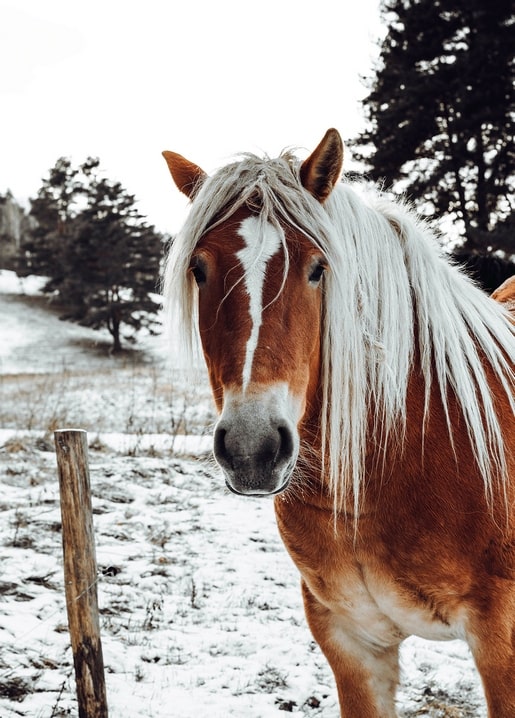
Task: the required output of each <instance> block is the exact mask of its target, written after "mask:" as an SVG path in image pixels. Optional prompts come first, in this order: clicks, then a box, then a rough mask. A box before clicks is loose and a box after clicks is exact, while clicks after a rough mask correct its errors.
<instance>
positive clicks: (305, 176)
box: [163, 129, 343, 496]
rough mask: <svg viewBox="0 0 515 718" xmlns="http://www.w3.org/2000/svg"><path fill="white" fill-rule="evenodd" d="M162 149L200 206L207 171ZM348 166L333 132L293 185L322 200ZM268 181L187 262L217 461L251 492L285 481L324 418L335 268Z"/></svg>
mask: <svg viewBox="0 0 515 718" xmlns="http://www.w3.org/2000/svg"><path fill="white" fill-rule="evenodd" d="M163 155H164V157H165V159H166V162H167V164H168V167H169V169H170V172H171V174H172V177H173V179H174V181H175V183H176V185H177V187H178V188H179V189H180V190H181V191H182V192H183V193H184V194H186V195H187V196H188V197H190V199H192V201H193V205H195V202H196V201H197V197H199V196H200V194H201V193H202V191H203V187H204V185H206V191H207V185H208V184H209V178H208V177H207V175H206V173H205V172H204V171H203V170H202V169H200V167H198V166H197V165H196V164H194V163H192V162H190V161H189V160H186V159H185V158H184V157H182V156H181V155H178V154H176V153H172V152H164V153H163ZM342 162H343V144H342V141H341V139H340V135H339V134H338V132H337V131H336V130H333V129H331V130H328V132H327V133H326V135H325V136H324V138H323V140H322V141H321V142H320V144H319V145H318V147H317V148H316V149H315V151H314V152H313V153H312V154H311V155H310V156H309V157H308V158H307V159H306V160H305V161H304V162H303V163H302V164H300V166H299V167H298V170H297V171H294V170H293V169H291V171H290V173H291V177H290V178H289V181H290V182H291V183H292V184H296V185H297V191H298V193H299V194H302V193H304V194H306V193H308V194H309V198H310V201H313V198H314V200H315V201H316V202H317V203H324V201H325V200H326V199H327V198H328V196H329V195H330V193H331V192H332V190H333V187H334V186H335V184H336V182H337V181H338V179H339V177H340V173H341V168H342ZM263 171H265V170H263ZM259 183H260V178H259V173H258V176H257V179H256V181H255V182H254V184H253V185H252V183H251V184H250V187H251V189H249V190H248V191H247V194H246V195H245V193H241V192H240V193H239V194H240V196H239V198H238V199H239V202H235V201H234V197H233V198H232V201H229V202H228V206H225V207H224V210H223V212H222V213H221V216H215V217H213V218H212V220H211V221H210V222H209V223H208V226H207V228H206V231H205V232H203V233H202V236H201V237H200V238H199V240H198V242H196V243H195V246H194V247H193V248H192V251H191V253H190V256H189V261H188V265H187V271H188V274H189V277H190V281H191V282H192V283H194V284H195V285H196V291H197V292H198V323H199V329H200V338H201V343H202V349H203V352H204V356H205V360H206V364H207V368H208V372H209V377H210V382H211V387H212V390H213V394H214V397H215V401H216V404H217V407H218V410H219V412H220V418H219V421H218V424H217V426H216V429H215V434H214V454H215V458H216V460H217V461H218V463H219V465H220V466H221V468H222V471H223V473H224V476H225V479H226V483H227V485H228V487H229V488H230V489H231V490H232V491H234V492H235V493H238V494H245V495H254V496H255V495H268V494H276V493H279V492H281V491H283V490H284V489H285V488H286V487H287V486H288V483H289V480H290V478H291V475H292V471H293V469H294V467H295V464H296V461H297V457H298V453H299V444H300V437H299V431H300V427H301V425H304V426H307V425H308V424H309V422H310V420H314V418H315V416H314V415H315V414H316V406H317V388H318V386H319V375H320V351H321V341H320V336H321V321H322V296H323V291H324V273H325V272H326V270H327V269H328V267H327V259H326V257H325V256H324V254H323V252H322V251H320V249H319V248H318V247H316V246H315V245H314V244H313V242H312V241H311V240H310V239H308V238H307V237H306V236H305V234H304V233H303V232H302V231H300V228H298V227H294V226H291V225H289V224H288V223H287V222H286V221H284V222H283V221H277V212H273V213H270V212H267V211H266V198H265V197H263V196H261V195H260V192H259ZM235 186H237V182H235ZM229 194H230V193H229ZM242 197H243V200H242ZM275 209H276V210H277V208H275ZM219 214H220V213H219ZM279 214H280V212H279Z"/></svg>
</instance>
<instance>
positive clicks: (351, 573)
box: [278, 510, 466, 647]
mask: <svg viewBox="0 0 515 718" xmlns="http://www.w3.org/2000/svg"><path fill="white" fill-rule="evenodd" d="M293 523H295V522H293ZM278 525H279V530H280V533H281V536H282V538H283V541H284V543H285V545H286V548H287V549H288V552H289V553H290V555H291V557H292V559H293V561H294V562H295V564H296V565H297V568H298V569H299V571H300V573H301V575H302V578H303V580H304V582H305V584H306V586H307V588H308V590H309V592H310V593H311V594H312V596H313V597H314V598H315V599H316V601H317V602H318V603H319V604H320V607H321V610H326V611H329V612H330V614H331V615H332V624H333V626H334V631H335V636H337V635H338V633H339V632H340V631H343V632H344V633H346V634H348V633H349V632H350V633H352V634H354V635H356V636H359V638H360V639H361V640H363V641H365V642H367V643H370V644H371V645H374V646H378V647H386V646H392V645H396V644H398V643H399V642H400V641H402V640H403V639H404V638H406V637H407V636H409V635H418V636H420V637H422V638H427V639H431V640H447V639H453V638H461V637H463V634H464V623H465V618H466V617H465V615H464V612H463V608H462V604H461V603H460V606H461V608H460V607H459V606H458V603H459V602H456V606H455V605H454V603H455V600H454V587H451V586H447V585H444V584H441V585H440V586H439V587H438V588H437V589H435V587H434V586H431V587H427V586H426V584H425V582H424V580H423V578H422V577H421V576H419V575H417V570H416V568H415V567H413V572H412V573H411V578H412V581H411V582H410V583H409V584H407V583H406V582H405V581H404V580H399V576H397V575H396V574H395V572H394V571H392V570H391V568H390V567H389V563H388V562H386V561H384V553H385V550H387V547H385V546H384V545H382V543H381V541H380V540H379V539H377V538H373V537H372V536H371V537H369V540H368V541H362V542H361V545H360V548H358V549H356V546H355V544H354V540H353V534H352V530H349V535H345V534H344V535H342V534H341V533H335V532H334V527H333V524H332V520H331V521H330V522H329V523H328V525H327V527H325V528H322V529H321V527H320V523H319V525H318V530H317V531H305V532H304V533H303V532H302V531H299V529H298V526H295V527H293V526H292V525H290V522H289V520H288V517H285V516H284V515H281V511H280V510H279V511H278ZM292 528H293V531H292V530H291V529H292Z"/></svg>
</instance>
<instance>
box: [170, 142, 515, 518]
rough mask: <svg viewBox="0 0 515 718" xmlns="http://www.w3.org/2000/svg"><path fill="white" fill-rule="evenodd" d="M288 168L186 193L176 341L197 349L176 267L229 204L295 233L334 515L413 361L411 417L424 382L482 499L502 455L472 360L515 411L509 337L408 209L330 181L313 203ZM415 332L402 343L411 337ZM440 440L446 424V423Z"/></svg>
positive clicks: (395, 429)
mask: <svg viewBox="0 0 515 718" xmlns="http://www.w3.org/2000/svg"><path fill="white" fill-rule="evenodd" d="M299 165H300V163H299V161H298V160H297V158H296V157H295V156H294V155H293V154H292V153H290V152H285V153H283V154H282V155H281V156H280V157H279V158H276V159H270V158H268V157H265V158H259V157H256V156H254V155H244V156H243V157H242V159H241V160H240V161H238V162H235V163H233V164H230V165H228V166H226V167H224V168H222V169H221V170H219V171H218V172H217V173H216V174H214V175H213V176H212V177H210V178H208V179H207V180H206V181H205V182H204V184H203V185H202V186H201V187H200V189H199V191H198V193H197V195H196V197H195V199H194V201H193V204H192V206H191V211H190V214H189V216H188V219H187V220H186V222H185V224H184V227H183V228H182V230H181V232H180V233H179V234H178V236H177V237H176V238H175V240H174V242H173V245H172V247H171V251H170V253H169V256H168V259H167V265H166V270H165V288H164V291H165V296H166V298H167V305H168V311H169V312H171V313H172V314H173V316H174V317H175V319H176V320H177V321H178V325H179V331H180V333H181V336H180V340H181V343H182V344H183V345H185V346H186V347H187V348H188V350H189V351H194V349H195V347H196V346H198V331H197V326H198V322H197V310H196V287H195V285H194V282H193V281H192V280H191V276H190V273H189V272H188V266H189V263H190V259H191V255H192V253H193V251H194V249H195V247H196V245H197V243H198V242H199V240H200V239H201V237H202V236H203V235H204V234H205V233H206V232H207V231H208V230H209V229H211V228H213V227H214V226H216V225H219V224H221V223H223V222H224V221H225V220H227V219H228V218H229V217H230V216H231V215H232V214H233V213H234V212H235V211H236V210H237V209H238V208H239V207H242V206H245V205H248V206H252V207H253V208H255V211H256V212H258V215H259V217H260V218H261V221H262V222H263V223H264V222H272V223H273V224H274V226H276V227H277V229H278V230H279V231H280V233H281V236H282V237H283V238H284V231H283V226H284V225H286V224H287V225H290V226H293V227H295V228H296V229H297V230H299V231H301V232H302V233H304V234H305V235H306V236H307V237H308V238H309V240H310V241H311V242H312V243H313V244H314V245H316V246H317V247H318V248H319V249H320V250H321V251H322V252H323V253H324V254H325V256H326V257H327V260H328V265H329V267H330V272H328V274H327V277H326V279H325V280H324V281H325V287H324V317H323V327H324V328H323V338H322V352H323V370H322V385H323V405H322V416H321V426H322V445H323V446H324V447H326V456H325V459H324V462H325V460H327V464H328V466H329V482H330V486H331V490H332V492H333V496H334V500H335V506H336V507H337V508H341V507H342V506H343V502H344V500H345V497H346V496H349V495H350V494H351V493H352V496H353V502H354V507H353V508H354V511H355V512H357V511H358V510H359V503H360V496H361V494H362V490H363V475H364V461H365V450H366V442H367V439H368V432H369V428H370V427H369V416H370V407H371V405H373V406H374V410H375V412H376V413H375V416H376V419H375V440H376V441H377V442H379V444H380V445H382V446H383V445H384V444H385V441H386V440H387V439H388V438H389V437H391V436H393V435H394V436H395V438H396V440H398V441H399V442H402V437H403V432H404V430H405V421H406V400H407V387H408V380H409V377H410V373H411V369H412V366H413V359H414V355H415V352H417V355H418V356H419V359H420V364H421V371H422V374H423V377H424V380H425V414H426V418H427V416H428V412H429V409H430V406H429V397H430V392H431V386H432V384H433V383H435V382H436V384H437V386H438V388H439V391H440V394H441V396H442V402H443V406H444V407H446V405H447V396H448V393H449V392H453V393H454V394H455V396H456V397H457V400H458V402H459V404H460V406H461V410H462V413H463V416H464V419H465V422H466V429H467V431H468V435H469V437H470V441H471V445H472V448H473V451H474V454H475V458H476V461H477V464H478V467H479V469H480V471H481V474H482V476H483V480H484V483H485V491H486V495H487V497H488V498H489V499H491V498H492V492H493V487H494V482H495V480H496V479H503V478H504V476H505V471H506V461H505V447H504V444H503V437H502V432H501V429H500V426H499V420H498V417H497V416H496V412H495V409H494V404H493V399H492V396H491V393H490V389H489V386H488V382H487V378H486V374H485V369H484V366H483V360H486V362H487V363H488V364H489V365H490V366H491V367H492V369H493V371H494V373H495V374H496V375H497V377H498V378H499V380H500V382H501V383H502V386H503V387H504V390H505V391H506V394H507V395H508V397H509V400H510V405H511V409H512V411H514V410H515V401H514V398H513V389H514V384H515V378H514V372H513V368H512V367H513V362H514V361H515V342H514V328H513V325H511V324H510V322H509V321H508V319H507V317H506V315H505V313H504V311H503V309H502V308H501V307H500V306H499V305H498V304H497V303H496V302H494V301H493V300H491V299H490V298H488V297H487V296H486V295H485V294H484V293H483V292H482V291H480V290H479V289H478V288H477V287H476V286H475V285H474V284H473V283H472V282H470V281H469V280H468V279H467V277H465V276H464V275H463V274H462V273H461V272H460V271H459V270H458V269H457V268H456V267H454V266H452V265H451V264H450V263H449V262H448V260H446V259H445V258H444V257H443V256H442V254H441V251H440V249H439V245H438V242H437V240H436V238H435V236H434V235H433V233H432V232H431V231H430V230H429V229H428V228H427V227H426V226H424V225H423V224H422V223H421V222H420V221H419V220H418V219H417V217H416V216H415V214H414V213H413V211H412V210H411V209H410V208H408V207H407V206H406V205H404V204H403V203H400V202H392V201H390V200H387V199H386V197H385V196H383V195H382V194H381V193H379V192H378V191H376V190H374V191H366V190H365V188H364V187H362V186H360V185H356V186H353V185H351V184H348V183H342V184H339V185H337V187H336V188H335V189H334V191H333V192H332V194H331V195H330V197H329V199H328V200H327V201H326V202H325V204H324V205H321V204H320V203H319V202H318V201H316V200H315V199H314V198H313V197H311V195H309V194H308V193H307V192H306V191H305V190H304V189H303V188H302V186H301V184H300V179H299ZM415 332H416V333H415ZM447 424H448V429H449V433H450V435H451V439H452V431H451V424H450V419H449V417H447Z"/></svg>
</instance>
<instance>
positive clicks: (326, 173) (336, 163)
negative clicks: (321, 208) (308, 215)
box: [300, 128, 343, 202]
mask: <svg viewBox="0 0 515 718" xmlns="http://www.w3.org/2000/svg"><path fill="white" fill-rule="evenodd" d="M342 166H343V142H342V138H341V137H340V133H339V132H338V130H335V129H333V128H331V129H330V130H327V132H326V133H325V135H324V137H323V139H322V141H321V142H320V144H319V145H318V147H317V148H316V149H315V150H314V152H312V154H311V155H310V156H309V157H308V158H307V159H306V160H304V162H303V163H302V165H301V168H300V181H301V182H302V186H303V187H304V189H306V190H307V191H308V192H309V193H310V194H312V195H313V197H315V198H316V199H317V200H318V201H319V202H325V200H326V199H327V198H328V197H329V195H330V194H331V192H332V191H333V189H334V186H335V184H336V183H337V182H338V180H339V179H340V175H341V172H342Z"/></svg>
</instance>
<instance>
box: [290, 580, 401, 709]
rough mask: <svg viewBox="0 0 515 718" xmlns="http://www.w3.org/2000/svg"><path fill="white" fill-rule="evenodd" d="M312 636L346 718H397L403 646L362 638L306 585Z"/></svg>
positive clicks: (303, 588)
mask: <svg viewBox="0 0 515 718" xmlns="http://www.w3.org/2000/svg"><path fill="white" fill-rule="evenodd" d="M302 592H303V597H304V608H305V611H306V617H307V620H308V624H309V627H310V629H311V632H312V634H313V636H314V638H315V640H316V641H317V643H318V644H319V646H320V648H321V649H322V651H323V653H324V655H325V657H326V658H327V660H328V662H329V665H330V666H331V668H332V670H333V673H334V677H335V680H336V686H337V689H338V699H339V701H340V711H341V717H342V718H395V716H396V715H397V713H396V711H395V693H396V689H397V685H398V682H399V646H398V644H397V645H394V646H387V647H383V646H378V645H375V644H373V643H371V642H370V641H368V640H366V639H364V638H361V637H360V632H359V630H353V624H352V622H351V620H350V619H348V618H347V617H346V616H342V615H339V614H336V613H333V612H332V611H330V609H328V608H327V607H326V606H324V605H323V604H322V603H320V602H319V601H318V600H317V598H316V597H315V596H314V595H313V594H312V593H311V591H310V590H309V588H308V586H307V585H306V583H305V582H304V581H302Z"/></svg>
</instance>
